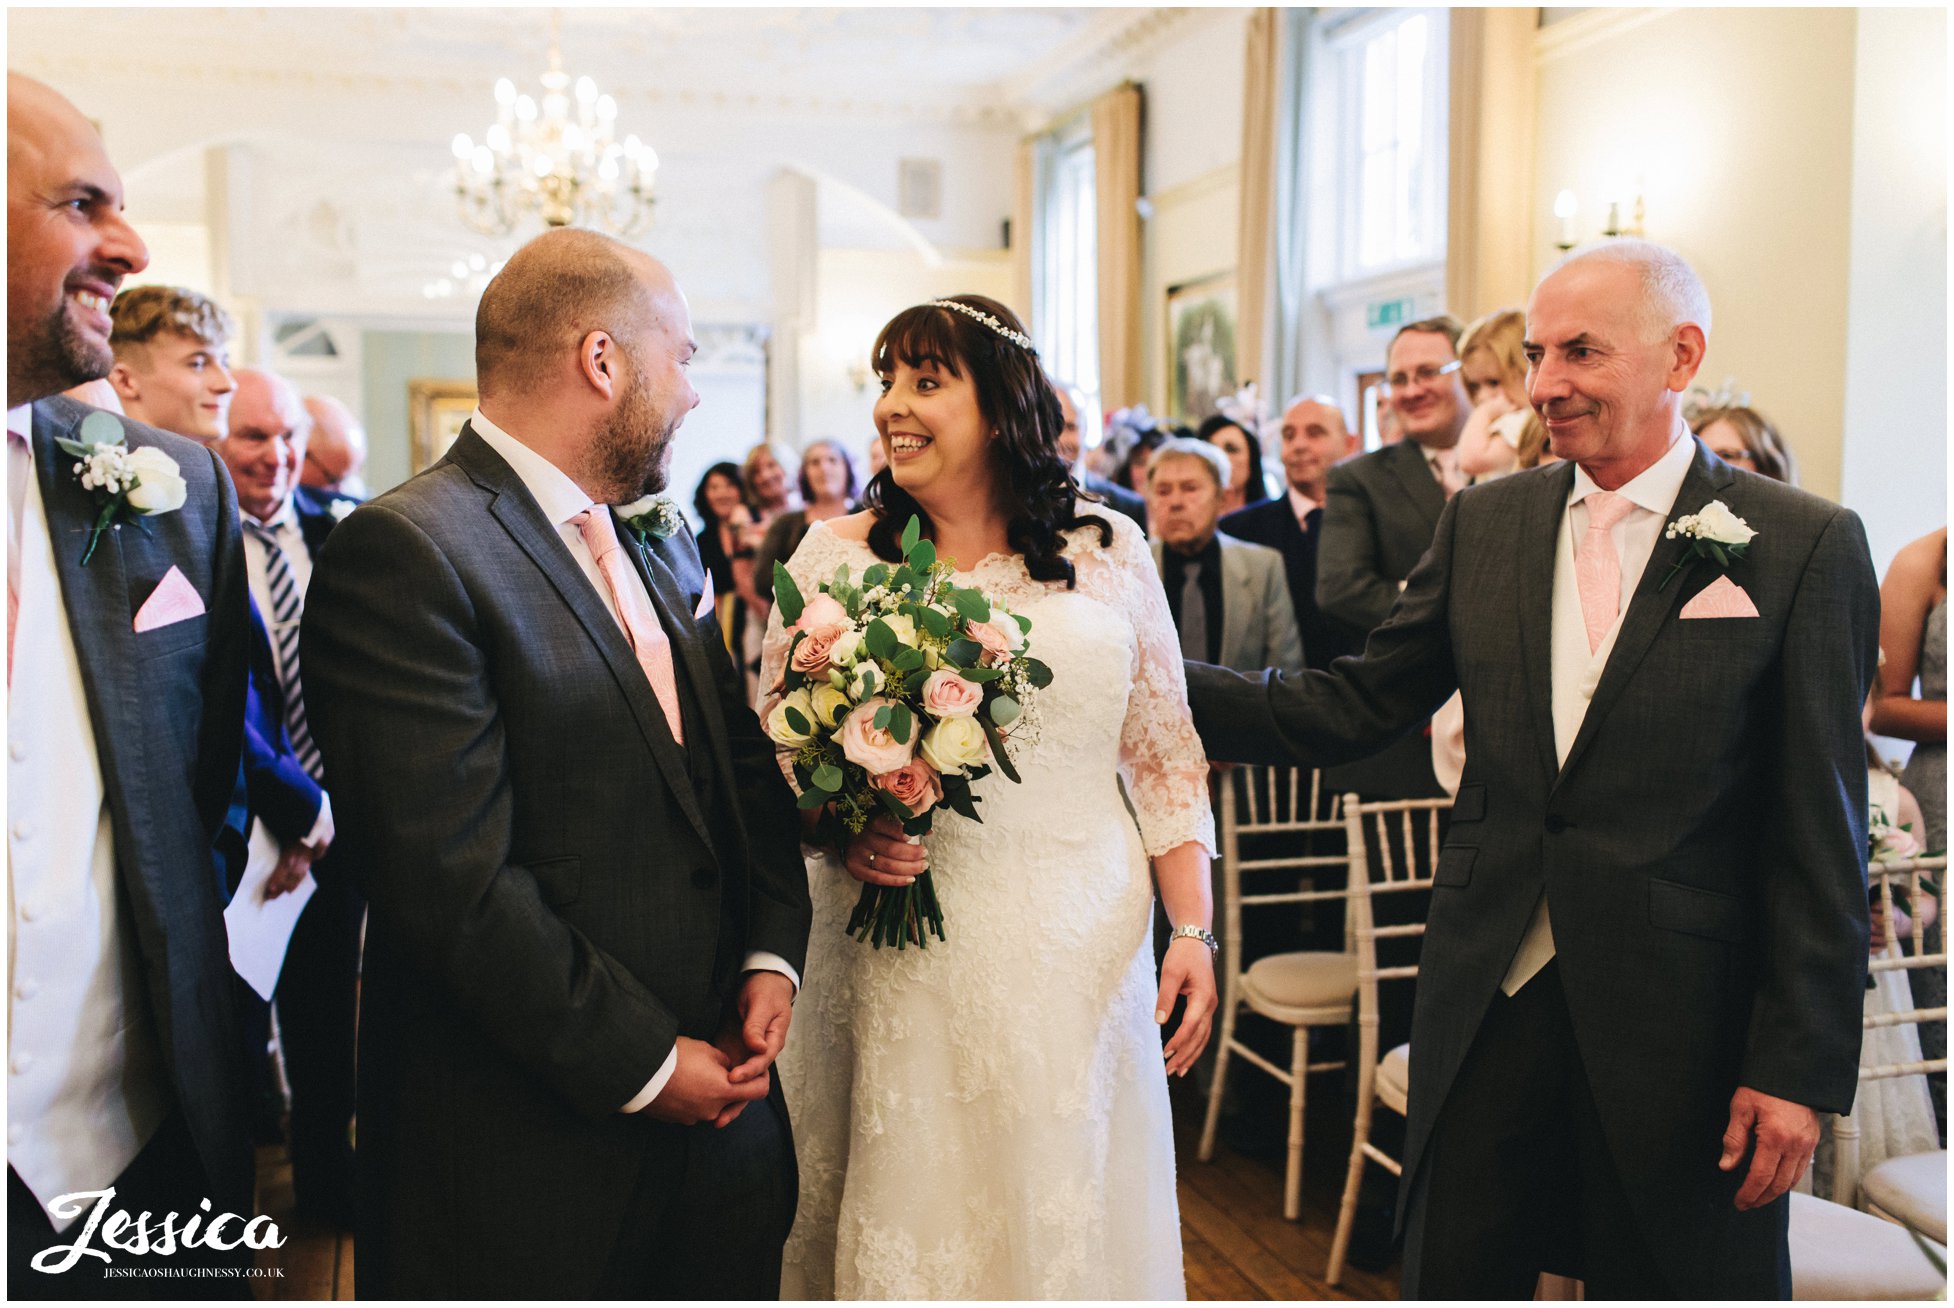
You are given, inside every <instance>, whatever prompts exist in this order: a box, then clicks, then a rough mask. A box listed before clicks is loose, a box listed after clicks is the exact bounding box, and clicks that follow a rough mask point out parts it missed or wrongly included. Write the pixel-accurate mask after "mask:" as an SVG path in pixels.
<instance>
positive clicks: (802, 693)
mask: <svg viewBox="0 0 1954 1308" xmlns="http://www.w3.org/2000/svg"><path fill="white" fill-rule="evenodd" d="M790 708H791V709H793V710H794V711H795V712H796V713H799V714H800V715H801V721H802V722H805V723H806V724H807V725H808V728H809V730H807V731H796V730H795V729H794V726H793V724H792V723H790V722H789V721H788V720H787V710H788V709H790ZM814 721H815V717H814V700H813V698H812V697H811V696H810V695H809V694H808V693H807V688H806V687H805V686H803V687H802V688H801V689H799V690H797V691H794V692H792V693H791V694H789V695H787V696H785V697H783V698H782V699H781V701H780V703H778V704H776V705H774V706H773V712H771V713H769V714H767V735H768V736H770V737H772V738H773V741H774V743H775V744H777V745H785V746H786V747H787V748H789V749H799V748H800V747H801V746H802V745H805V744H807V743H808V742H809V741H810V740H813V739H814V732H813V726H814Z"/></svg>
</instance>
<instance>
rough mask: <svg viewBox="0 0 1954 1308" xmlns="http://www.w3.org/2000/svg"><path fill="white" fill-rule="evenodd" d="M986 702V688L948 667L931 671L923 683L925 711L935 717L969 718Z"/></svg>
mask: <svg viewBox="0 0 1954 1308" xmlns="http://www.w3.org/2000/svg"><path fill="white" fill-rule="evenodd" d="M983 702H984V688H983V687H982V686H980V685H978V684H977V683H976V682H974V681H969V680H966V679H965V678H963V677H959V676H958V675H957V674H956V673H954V672H952V671H950V669H948V668H939V669H937V670H936V671H935V672H932V673H930V675H929V680H928V681H925V682H924V683H923V712H925V713H927V714H929V715H930V716H931V717H933V718H967V717H969V716H970V715H971V714H973V713H975V712H976V711H977V709H978V707H979V706H980V705H981V704H983Z"/></svg>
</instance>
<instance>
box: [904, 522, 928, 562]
mask: <svg viewBox="0 0 1954 1308" xmlns="http://www.w3.org/2000/svg"><path fill="white" fill-rule="evenodd" d="M922 536H923V520H922V519H921V518H920V517H918V516H916V515H915V514H913V513H912V514H910V515H909V521H908V523H907V524H905V525H904V526H903V529H902V552H903V554H904V555H905V556H907V555H908V553H909V551H911V550H913V549H915V548H916V542H917V541H919V540H921V539H922Z"/></svg>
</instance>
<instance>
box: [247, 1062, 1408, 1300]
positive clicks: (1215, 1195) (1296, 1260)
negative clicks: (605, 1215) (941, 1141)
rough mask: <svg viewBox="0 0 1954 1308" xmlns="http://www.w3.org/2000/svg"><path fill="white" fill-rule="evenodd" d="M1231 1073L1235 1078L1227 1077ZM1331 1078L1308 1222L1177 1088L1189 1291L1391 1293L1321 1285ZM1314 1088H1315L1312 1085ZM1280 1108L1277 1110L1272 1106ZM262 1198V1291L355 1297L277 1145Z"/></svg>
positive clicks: (1270, 1167)
mask: <svg viewBox="0 0 1954 1308" xmlns="http://www.w3.org/2000/svg"><path fill="white" fill-rule="evenodd" d="M1230 1079H1231V1080H1232V1079H1233V1077H1232V1076H1231V1077H1230ZM1334 1079H1335V1078H1334V1076H1325V1077H1320V1078H1318V1079H1317V1080H1316V1081H1315V1082H1314V1083H1312V1085H1311V1090H1312V1091H1313V1092H1315V1093H1314V1094H1313V1097H1312V1102H1311V1105H1310V1109H1311V1111H1310V1115H1309V1117H1310V1120H1309V1123H1308V1127H1309V1131H1308V1144H1309V1147H1308V1149H1307V1150H1306V1151H1305V1154H1304V1163H1303V1220H1302V1221H1301V1222H1286V1221H1284V1220H1283V1219H1282V1155H1281V1152H1280V1150H1277V1151H1275V1152H1274V1153H1273V1154H1272V1155H1271V1156H1269V1157H1266V1158H1264V1157H1247V1156H1244V1155H1242V1154H1239V1153H1236V1152H1235V1151H1233V1150H1231V1149H1229V1148H1228V1147H1227V1146H1226V1145H1225V1144H1224V1145H1223V1146H1221V1147H1220V1148H1218V1149H1217V1150H1216V1151H1215V1158H1214V1161H1213V1162H1211V1163H1201V1162H1196V1161H1195V1158H1194V1149H1195V1144H1196V1142H1197V1139H1198V1137H1199V1134H1200V1125H1201V1110H1202V1107H1203V1105H1202V1102H1201V1100H1200V1098H1199V1096H1198V1095H1197V1094H1195V1093H1193V1087H1192V1086H1191V1084H1188V1083H1177V1084H1176V1085H1175V1087H1174V1091H1175V1103H1174V1121H1175V1137H1176V1148H1177V1152H1178V1154H1179V1157H1180V1160H1181V1161H1180V1201H1181V1240H1182V1243H1183V1246H1184V1250H1185V1254H1186V1259H1187V1295H1188V1298H1190V1299H1207V1300H1212V1299H1396V1298H1397V1297H1398V1274H1397V1271H1396V1269H1392V1270H1391V1271H1389V1272H1387V1273H1383V1274H1378V1273H1371V1272H1362V1271H1358V1270H1356V1269H1355V1268H1351V1269H1348V1270H1346V1272H1345V1273H1344V1281H1343V1284H1342V1285H1341V1286H1340V1287H1337V1288H1335V1289H1332V1288H1331V1287H1330V1286H1327V1285H1325V1284H1324V1283H1323V1269H1324V1267H1325V1265H1326V1264H1327V1263H1328V1262H1329V1258H1330V1235H1331V1232H1332V1231H1334V1230H1335V1227H1336V1210H1337V1200H1338V1197H1339V1195H1340V1194H1341V1190H1342V1185H1343V1170H1344V1166H1345V1163H1346V1160H1347V1159H1348V1158H1349V1148H1350V1124H1349V1121H1348V1120H1347V1119H1342V1118H1341V1117H1340V1113H1339V1109H1338V1096H1337V1094H1336V1093H1335V1091H1334V1090H1333V1089H1332V1085H1333V1083H1334ZM1318 1087H1321V1089H1320V1090H1319V1089H1318ZM1278 1113H1279V1108H1278ZM258 1202H259V1207H260V1210H261V1211H263V1212H266V1213H269V1214H271V1215H272V1217H273V1218H274V1219H275V1220H276V1221H277V1222H278V1228H279V1230H280V1232H281V1233H282V1234H283V1235H284V1236H285V1237H286V1242H285V1245H284V1247H283V1248H281V1249H276V1250H267V1251H265V1252H263V1253H261V1254H259V1256H258V1260H259V1261H258V1265H259V1266H260V1267H265V1268H278V1269H282V1274H281V1275H279V1276H276V1277H266V1278H264V1279H262V1280H259V1281H257V1282H256V1283H255V1284H256V1286H257V1292H258V1297H259V1298H260V1299H350V1298H352V1297H353V1237H352V1236H351V1235H345V1234H340V1233H337V1232H334V1231H331V1230H328V1229H326V1228H324V1227H322V1226H320V1225H318V1224H316V1223H311V1222H307V1221H304V1220H302V1219H300V1218H298V1217H297V1216H296V1215H295V1214H293V1212H292V1171H291V1167H290V1166H289V1164H287V1163H286V1161H285V1153H284V1150H283V1149H279V1148H266V1149H260V1150H259V1151H258Z"/></svg>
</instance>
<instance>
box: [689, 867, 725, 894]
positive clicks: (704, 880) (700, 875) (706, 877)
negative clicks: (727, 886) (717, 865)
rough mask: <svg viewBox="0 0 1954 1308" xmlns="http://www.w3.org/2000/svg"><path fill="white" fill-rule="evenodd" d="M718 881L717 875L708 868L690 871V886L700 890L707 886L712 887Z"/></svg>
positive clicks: (697, 868) (696, 868)
mask: <svg viewBox="0 0 1954 1308" xmlns="http://www.w3.org/2000/svg"><path fill="white" fill-rule="evenodd" d="M718 880H719V874H718V873H717V872H714V871H713V870H712V869H711V868H709V867H695V868H693V869H692V884H693V885H695V886H697V887H698V888H699V889H701V890H704V889H705V888H706V887H707V886H709V885H712V884H713V883H714V882H716V881H718Z"/></svg>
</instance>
